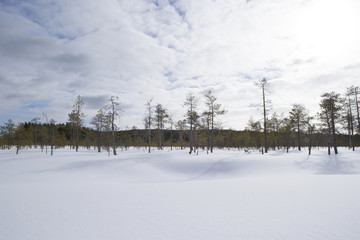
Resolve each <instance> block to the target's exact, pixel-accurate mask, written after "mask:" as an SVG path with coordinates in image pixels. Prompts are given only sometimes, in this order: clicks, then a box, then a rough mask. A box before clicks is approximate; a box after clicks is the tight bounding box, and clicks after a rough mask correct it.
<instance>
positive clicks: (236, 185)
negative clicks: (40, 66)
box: [0, 149, 360, 240]
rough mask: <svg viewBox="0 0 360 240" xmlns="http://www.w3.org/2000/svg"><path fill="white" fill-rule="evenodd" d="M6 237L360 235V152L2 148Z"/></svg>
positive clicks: (2, 229) (0, 187) (0, 206)
mask: <svg viewBox="0 0 360 240" xmlns="http://www.w3.org/2000/svg"><path fill="white" fill-rule="evenodd" d="M0 239H4V240H5V239H6V240H11V239H16V240H20V239H21V240H23V239H26V240H32V239H34V240H48V239H51V240H53V239H61V240H63V239H66V240H67V239H76V240H80V239H86V240H90V239H97V240H98V239H122V240H137V239H139V240H163V239H164V240H165V239H166V240H170V239H171V240H178V239H179V240H180V239H189V240H196V239H204V240H212V239H217V240H218V239H221V240H230V239H234V240H235V239H236V240H243V239H292V240H294V239H299V240H304V239H327V240H330V239H347V240H350V239H354V240H355V239H356V240H358V239H360V152H359V150H357V151H355V152H351V151H349V150H347V149H340V154H339V155H338V156H334V155H331V156H330V157H329V156H328V155H327V153H326V149H320V150H314V152H313V155H311V157H309V158H308V156H307V154H306V150H304V151H303V152H297V151H293V152H291V153H289V154H286V153H285V152H283V151H276V152H270V153H268V154H266V155H261V153H259V152H255V151H254V152H252V153H250V154H249V153H245V152H244V151H238V150H215V153H214V154H209V155H207V154H206V153H205V152H200V153H199V155H197V156H196V155H189V154H188V153H187V150H182V151H181V150H173V151H170V150H168V149H167V150H163V151H154V152H152V153H151V154H148V153H147V152H145V150H143V149H141V150H139V149H131V150H129V151H119V152H118V155H117V156H110V157H109V156H108V155H107V153H105V152H104V153H100V154H99V153H97V152H95V151H94V150H84V149H83V150H81V151H80V152H78V153H76V152H74V151H73V150H70V149H60V150H56V152H55V155H54V156H50V155H46V154H45V153H41V152H40V150H39V149H28V150H22V151H21V152H20V154H19V155H15V150H14V149H12V150H1V151H0Z"/></svg>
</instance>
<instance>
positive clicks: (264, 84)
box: [255, 78, 269, 153]
mask: <svg viewBox="0 0 360 240" xmlns="http://www.w3.org/2000/svg"><path fill="white" fill-rule="evenodd" d="M268 84H269V82H268V80H267V79H266V78H263V79H262V80H260V81H258V82H255V85H256V86H258V87H259V88H260V89H261V91H262V99H263V100H262V103H263V110H264V148H265V153H267V151H268V144H267V129H266V121H267V117H266V112H267V108H266V103H267V102H266V97H265V91H266V88H267V86H268Z"/></svg>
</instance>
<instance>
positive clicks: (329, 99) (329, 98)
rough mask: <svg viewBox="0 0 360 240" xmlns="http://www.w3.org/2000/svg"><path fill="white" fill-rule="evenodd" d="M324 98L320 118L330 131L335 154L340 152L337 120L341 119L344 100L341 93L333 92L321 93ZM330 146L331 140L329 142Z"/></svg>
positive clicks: (321, 103)
mask: <svg viewBox="0 0 360 240" xmlns="http://www.w3.org/2000/svg"><path fill="white" fill-rule="evenodd" d="M321 97H322V100H321V102H320V108H321V110H322V111H321V113H320V118H321V120H323V121H324V122H325V123H326V125H327V127H328V133H329V135H330V136H331V144H332V146H333V147H334V152H335V154H338V149H337V143H336V128H335V127H336V122H337V121H338V120H339V119H340V117H341V114H340V111H341V109H342V103H343V102H344V100H343V99H342V98H341V97H340V94H339V93H335V92H331V93H324V94H322V95H321ZM328 145H329V146H330V141H329V144H328ZM328 154H330V152H328Z"/></svg>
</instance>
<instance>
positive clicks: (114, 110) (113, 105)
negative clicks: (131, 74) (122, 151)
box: [105, 96, 121, 155]
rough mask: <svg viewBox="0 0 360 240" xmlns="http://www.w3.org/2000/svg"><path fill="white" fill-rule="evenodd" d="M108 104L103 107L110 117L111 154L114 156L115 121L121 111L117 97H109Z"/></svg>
mask: <svg viewBox="0 0 360 240" xmlns="http://www.w3.org/2000/svg"><path fill="white" fill-rule="evenodd" d="M109 102H110V103H109V104H108V105H106V106H105V109H106V110H107V111H108V112H109V116H110V127H111V142H112V147H113V154H114V155H116V143H115V131H116V130H117V126H116V124H115V120H116V119H117V118H118V117H120V111H121V109H120V103H119V97H117V96H111V97H110V99H109Z"/></svg>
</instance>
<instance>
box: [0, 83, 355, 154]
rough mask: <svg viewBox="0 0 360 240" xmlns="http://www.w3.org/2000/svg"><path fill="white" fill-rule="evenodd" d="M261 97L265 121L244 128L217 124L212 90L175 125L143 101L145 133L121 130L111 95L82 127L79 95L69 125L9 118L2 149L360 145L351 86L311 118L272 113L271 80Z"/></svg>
mask: <svg viewBox="0 0 360 240" xmlns="http://www.w3.org/2000/svg"><path fill="white" fill-rule="evenodd" d="M256 85H257V86H259V88H260V90H261V93H262V97H263V104H262V106H263V118H262V119H260V120H254V119H253V118H250V119H249V121H248V123H247V127H246V128H245V130H242V131H236V130H225V129H222V128H221V127H220V126H221V124H220V123H219V121H218V117H219V116H220V115H223V114H226V112H227V111H226V110H225V109H224V108H223V107H222V105H221V104H219V103H217V99H216V97H215V96H214V95H213V93H212V92H211V91H208V92H206V93H205V94H204V95H203V100H204V102H205V106H206V107H205V109H201V111H200V110H199V109H198V102H199V98H198V97H196V96H195V95H194V94H192V93H189V94H188V95H187V96H186V99H185V102H184V105H183V106H184V107H185V108H186V114H185V115H184V119H181V120H178V121H174V120H173V119H172V118H171V116H170V114H169V113H168V110H167V109H166V108H165V107H163V105H161V104H152V99H149V100H148V101H147V102H146V103H145V108H144V110H145V114H144V119H143V122H144V129H137V128H136V127H133V128H132V129H130V130H119V129H118V128H117V126H116V124H115V120H116V119H117V118H118V117H119V113H120V111H121V109H120V108H119V106H120V103H119V100H118V97H115V96H112V97H110V99H109V104H108V105H107V106H105V107H104V108H103V109H100V110H99V111H98V112H97V114H96V115H95V116H94V117H93V118H92V120H91V123H90V124H91V126H92V128H90V127H86V126H84V118H85V114H84V113H83V106H84V104H85V103H84V102H83V99H82V97H81V96H78V97H77V99H76V101H75V103H74V105H73V109H72V111H71V112H70V113H69V114H68V121H67V122H66V123H56V121H55V120H53V119H50V120H48V118H47V116H46V115H45V114H44V116H45V117H46V122H45V123H41V122H40V118H34V119H33V120H31V121H30V122H21V123H14V122H13V121H12V120H11V119H9V120H8V122H6V123H5V124H4V125H2V126H0V146H1V148H2V149H10V148H12V147H16V150H17V151H16V153H19V150H20V149H22V148H40V149H41V150H42V151H45V152H46V153H47V152H49V153H50V154H53V153H54V149H56V148H62V147H65V146H70V147H71V148H73V149H74V150H75V151H78V149H79V147H83V148H88V149H90V148H94V149H96V150H97V151H98V152H101V151H108V152H109V154H110V153H111V154H113V155H116V154H117V149H119V148H120V149H127V148H129V147H138V148H146V149H147V151H148V152H149V153H150V152H151V149H154V148H157V149H159V150H162V149H163V148H164V147H169V148H170V149H173V148H181V149H183V148H186V149H189V153H190V154H191V153H198V151H199V149H203V150H206V151H207V153H212V152H213V150H214V148H238V149H241V150H244V151H249V150H250V149H254V148H255V149H258V150H259V151H262V152H263V153H267V152H268V151H269V150H277V149H284V150H286V151H288V150H289V149H290V148H297V149H298V150H299V151H301V150H302V149H303V148H306V150H307V151H308V152H309V154H311V148H312V147H327V148H328V154H330V151H331V150H332V149H333V151H334V153H335V154H337V153H338V150H337V147H338V146H343V147H349V148H350V149H352V150H353V151H354V150H355V147H359V146H360V135H359V133H360V117H359V103H358V93H359V92H358V91H359V87H354V86H351V87H349V88H348V89H347V92H346V94H344V95H341V94H339V93H336V92H330V93H324V94H323V95H321V97H322V99H321V102H320V103H319V107H320V111H319V112H318V113H317V114H316V116H310V115H309V114H308V111H307V110H306V108H305V107H304V106H303V105H301V104H293V105H292V109H291V111H290V112H289V113H288V115H287V116H285V115H284V114H280V115H279V114H277V113H272V114H270V113H269V111H268V107H267V103H268V99H267V98H266V87H267V85H268V81H267V80H266V79H263V80H261V81H258V82H256Z"/></svg>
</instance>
